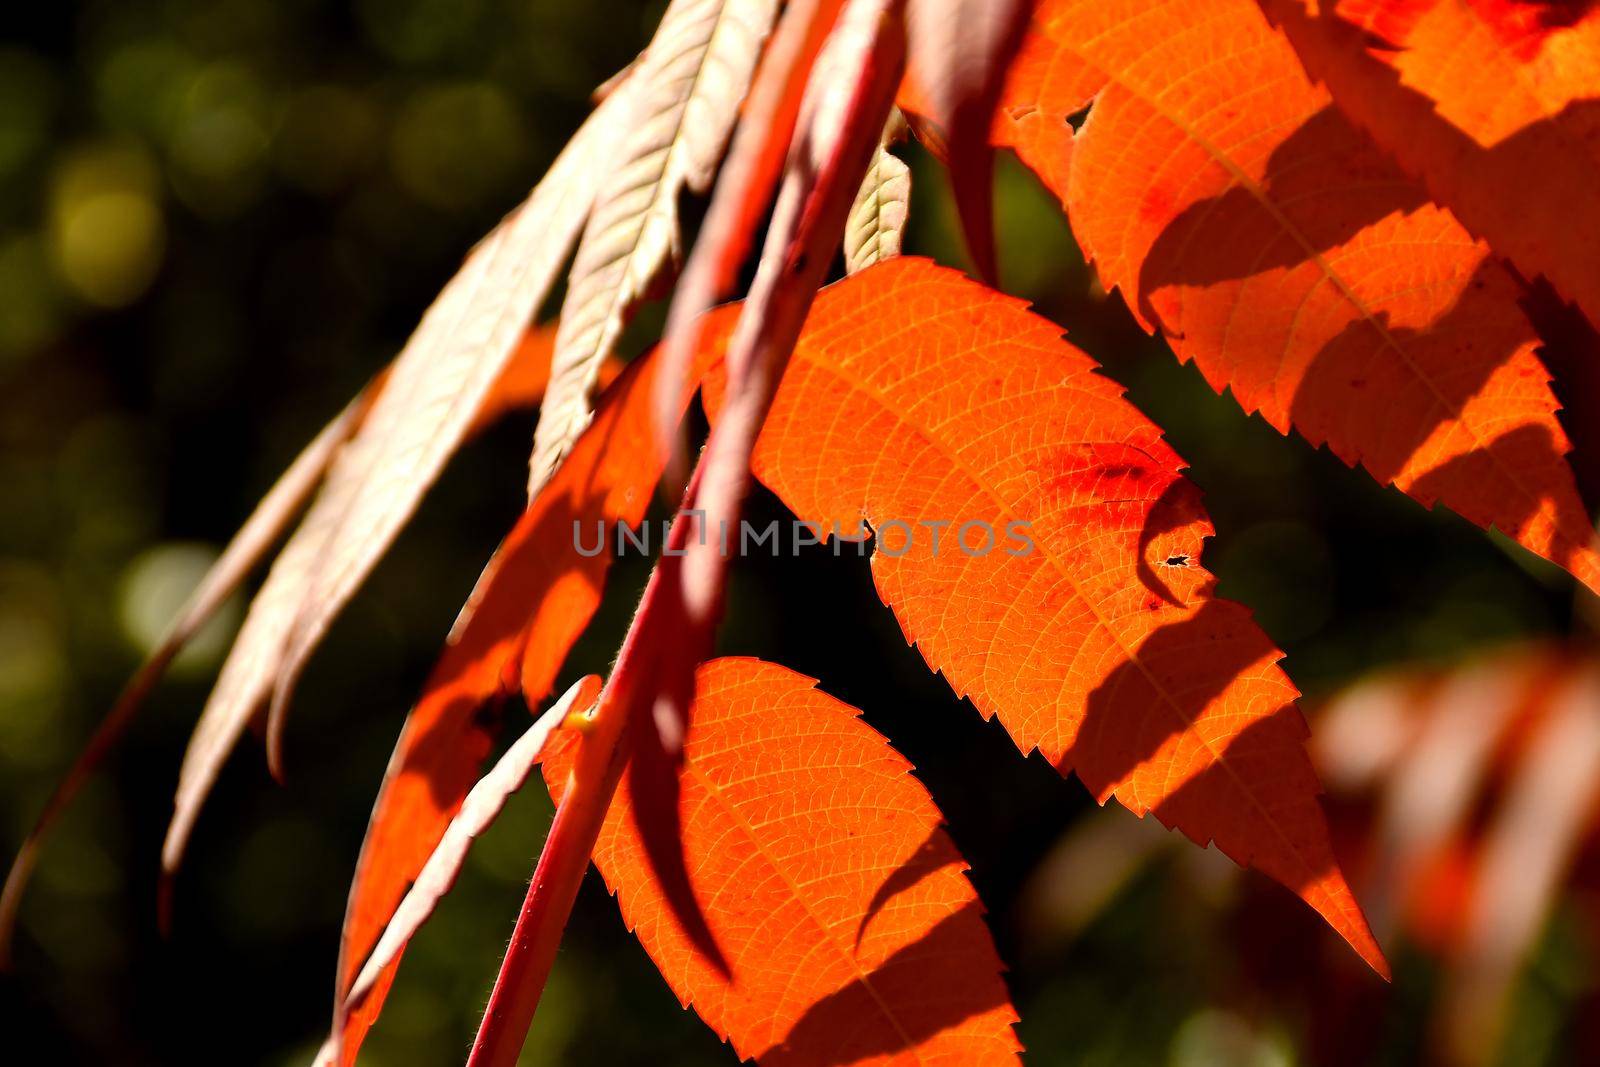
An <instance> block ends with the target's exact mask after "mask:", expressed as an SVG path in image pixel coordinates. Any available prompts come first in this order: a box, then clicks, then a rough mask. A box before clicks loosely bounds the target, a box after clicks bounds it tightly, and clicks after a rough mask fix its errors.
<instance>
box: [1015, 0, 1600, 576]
mask: <svg viewBox="0 0 1600 1067" xmlns="http://www.w3.org/2000/svg"><path fill="white" fill-rule="evenodd" d="M1028 47H1029V54H1031V56H1032V59H1031V61H1030V62H1029V63H1026V64H1024V65H1022V66H1021V67H1019V68H1018V77H1017V78H1016V79H1014V80H1013V82H1012V83H1011V85H1010V87H1009V90H1008V97H1007V99H1006V101H1005V102H1004V103H1003V104H1002V119H1007V118H1009V117H1013V116H1019V115H1020V116H1023V117H1027V118H1029V120H1030V121H1034V122H1037V121H1038V120H1037V119H1036V118H1033V117H1032V116H1033V113H1034V111H1035V110H1037V109H1039V108H1040V107H1048V108H1049V110H1050V111H1051V115H1050V120H1051V121H1054V122H1058V123H1064V121H1065V119H1066V116H1067V114H1069V113H1070V112H1072V111H1075V110H1078V109H1080V108H1081V107H1082V106H1083V105H1085V104H1088V103H1089V102H1090V100H1091V99H1092V100H1093V106H1092V108H1091V109H1090V111H1089V114H1088V118H1087V119H1086V120H1085V122H1084V124H1083V127H1082V129H1081V130H1080V131H1079V132H1078V133H1077V135H1076V136H1075V137H1073V138H1071V139H1070V141H1068V140H1067V139H1065V138H1063V137H1057V138H1056V139H1055V140H1054V141H1049V142H1040V141H1038V140H1032V141H1030V140H1028V139H1026V138H1022V137H1016V138H1014V141H1015V143H1017V147H1018V150H1019V152H1020V153H1021V155H1022V158H1023V160H1024V161H1025V162H1027V163H1029V164H1030V165H1031V166H1032V167H1033V169H1035V170H1036V171H1038V173H1039V174H1040V176H1041V177H1042V178H1043V179H1044V180H1045V181H1046V183H1047V184H1049V185H1050V186H1051V188H1052V189H1053V190H1054V191H1055V192H1056V193H1057V195H1058V196H1060V197H1061V199H1062V202H1063V203H1064V204H1065V206H1066V208H1067V211H1068V214H1069V216H1070V218H1071V221H1072V226H1073V232H1074V233H1075V234H1076V236H1077V238H1078V240H1079V242H1080V243H1081V244H1082V246H1083V249H1084V252H1085V254H1086V255H1088V256H1089V257H1090V258H1092V259H1093V260H1094V262H1095V263H1096V265H1097V267H1098V269H1099V271H1100V275H1101V277H1102V279H1103V280H1104V282H1105V283H1106V285H1107V287H1108V288H1111V287H1116V288H1119V289H1121V290H1122V291H1123V293H1124V294H1125V296H1126V298H1127V300H1128V302H1129V304H1130V306H1131V307H1132V308H1133V309H1134V311H1135V313H1136V314H1137V315H1138V316H1139V317H1140V319H1141V320H1142V321H1143V323H1144V324H1145V326H1146V327H1147V328H1155V327H1159V328H1160V329H1161V330H1162V331H1163V332H1164V333H1165V334H1166V336H1167V338H1168V339H1169V340H1170V342H1171V343H1172V346H1173V348H1174V350H1175V351H1176V352H1177V354H1178V356H1179V358H1181V359H1183V360H1186V361H1187V360H1193V361H1194V362H1195V364H1196V365H1197V366H1198V367H1199V369H1200V371H1201V373H1202V374H1203V375H1204V376H1205V378H1206V380H1207V381H1208V382H1209V383H1210V384H1211V385H1212V387H1213V388H1215V389H1217V390H1218V391H1219V392H1220V391H1221V390H1223V389H1224V388H1228V389H1231V390H1232V392H1233V394H1234V396H1235V398H1236V399H1237V400H1238V401H1239V403H1240V404H1241V405H1242V406H1243V407H1244V409H1245V410H1246V411H1251V412H1255V411H1259V412H1260V414H1261V415H1262V416H1263V417H1264V418H1265V419H1266V420H1267V421H1268V422H1269V423H1271V424H1272V425H1273V426H1274V427H1276V428H1277V429H1278V430H1279V431H1281V432H1285V433H1286V432H1288V431H1289V430H1290V428H1291V427H1292V428H1293V429H1295V430H1298V431H1299V432H1300V433H1301V434H1302V435H1303V436H1304V437H1306V439H1308V440H1309V441H1311V442H1312V443H1313V444H1317V445H1322V444H1326V445H1327V446H1328V447H1329V448H1330V449H1331V450H1332V451H1333V452H1334V453H1335V454H1336V455H1338V456H1339V457H1340V458H1341V459H1343V460H1344V461H1345V462H1346V463H1350V464H1356V463H1359V464H1361V465H1362V466H1363V467H1364V468H1366V469H1367V470H1368V471H1369V472H1370V473H1371V474H1372V475H1373V476H1374V477H1375V478H1376V479H1377V480H1378V481H1380V482H1383V483H1393V484H1394V485H1396V486H1397V487H1399V488H1400V489H1402V490H1403V491H1405V492H1406V493H1408V494H1410V495H1411V496H1412V497H1414V498H1415V499H1417V500H1418V501H1420V502H1422V503H1423V504H1425V505H1430V506H1431V505H1432V504H1434V503H1435V502H1441V503H1444V504H1445V505H1447V506H1448V507H1450V508H1452V509H1453V510H1454V511H1456V512H1457V513H1459V514H1461V515H1462V516H1464V517H1466V518H1467V519H1469V520H1471V521H1472V522H1474V523H1476V524H1478V525H1479V526H1484V527H1488V526H1493V527H1495V528H1497V529H1500V530H1501V531H1503V532H1505V533H1507V534H1508V535H1511V536H1512V537H1514V538H1515V539H1516V540H1517V541H1518V542H1519V543H1520V544H1522V545H1523V546H1525V547H1526V548H1528V549H1530V550H1532V551H1534V552H1536V553H1538V554H1539V555H1541V556H1544V557H1545V558H1547V559H1550V560H1553V561H1554V562H1556V563H1558V564H1560V565H1561V566H1563V567H1565V568H1566V569H1567V570H1569V571H1571V572H1572V573H1573V574H1574V575H1575V576H1576V577H1577V578H1578V579H1579V580H1580V581H1582V582H1583V583H1584V584H1585V585H1587V586H1589V587H1590V588H1591V589H1595V590H1597V591H1600V553H1597V552H1596V551H1595V549H1594V546H1593V536H1594V530H1593V526H1592V524H1591V523H1590V521H1589V516H1588V513H1587V511H1586V510H1585V508H1584V506H1583V503H1582V501H1581V499H1580V497H1579V495H1578V491H1577V487H1576V484H1575V482H1574V479H1573V476H1572V471H1571V469H1570V467H1569V466H1568V464H1567V461H1566V453H1567V451H1568V450H1569V444H1568V439H1567V436H1566V434H1565V432H1564V431H1563V430H1562V428H1561V426H1560V425H1559V423H1558V422H1557V419H1556V410H1557V401H1556V399H1555V396H1554V394H1553V393H1552V391H1551V389H1550V385H1549V380H1548V379H1549V374H1548V373H1547V371H1546V370H1545V367H1544V365H1543V364H1542V363H1541V362H1540V360H1539V358H1538V356H1537V354H1536V347H1537V344H1538V338H1537V336H1536V334H1535V332H1534V330H1533V328H1532V326H1531V325H1530V323H1529V322H1528V319H1527V316H1526V314H1525V313H1524V312H1523V310H1522V309H1521V307H1520V306H1519V305H1518V302H1517V301H1518V298H1519V297H1520V296H1521V288H1520V286H1519V285H1518V283H1517V281H1516V279H1515V278H1514V277H1513V276H1512V275H1511V274H1510V273H1509V272H1508V271H1507V270H1506V269H1505V268H1504V267H1503V266H1501V265H1500V263H1499V262H1498V261H1497V260H1496V259H1495V258H1494V257H1493V255H1492V253H1491V252H1490V250H1489V249H1488V247H1487V246H1485V245H1484V244H1482V243H1481V242H1478V241H1475V240H1473V238H1472V237H1471V236H1470V235H1469V234H1468V233H1467V231H1466V230H1465V229H1463V228H1462V226H1461V224H1460V223H1458V222H1457V221H1456V219H1455V217H1454V216H1453V215H1451V214H1450V212H1449V211H1447V210H1445V209H1444V208H1441V207H1439V206H1438V205H1436V204H1433V203H1431V202H1429V200H1428V199H1427V195H1426V193H1425V192H1424V191H1423V189H1422V187H1421V186H1420V185H1417V184H1416V183H1415V182H1413V181H1412V180H1410V179H1409V178H1407V177H1406V176H1405V175H1403V174H1402V173H1401V172H1400V171H1399V170H1398V169H1397V168H1396V167H1395V166H1394V165H1393V164H1392V163H1391V162H1390V161H1389V160H1388V159H1387V158H1386V157H1385V156H1383V155H1382V153H1381V152H1379V151H1378V150H1377V149H1376V148H1375V147H1374V146H1373V145H1372V144H1371V142H1370V141H1369V140H1368V139H1367V138H1366V137H1365V136H1364V135H1363V134H1362V133H1361V132H1360V131H1359V130H1357V129H1356V128H1355V127H1354V126H1352V125H1351V124H1350V123H1349V122H1348V121H1347V120H1346V119H1345V118H1344V117H1343V116H1342V115H1341V114H1340V113H1339V112H1338V110H1337V109H1336V108H1334V106H1333V104H1332V103H1331V101H1330V99H1329V97H1328V94H1327V93H1326V92H1324V91H1323V90H1322V89H1320V88H1318V87H1316V86H1314V85H1313V84H1312V83H1311V82H1310V80H1309V79H1308V78H1307V77H1306V75H1305V73H1304V72H1303V71H1302V69H1301V67H1300V65H1299V62H1298V61H1297V60H1296V59H1295V55H1294V51H1293V49H1292V48H1290V46H1289V44H1288V42H1287V41H1285V40H1284V39H1283V37H1282V36H1281V35H1280V34H1278V33H1277V32H1276V31H1274V30H1273V29H1272V27H1271V26H1270V25H1269V24H1268V23H1267V21H1266V20H1265V18H1264V17H1263V16H1262V14H1261V12H1260V11H1259V10H1258V9H1257V8H1256V6H1255V5H1254V4H1253V3H1251V2H1250V0H1197V2H1194V3H1179V2H1177V0H1163V2H1160V3H1133V2H1131V0H1123V2H1120V3H1100V2H1094V0H1046V2H1045V3H1043V4H1041V6H1040V9H1039V12H1038V18H1037V21H1036V24H1035V31H1034V39H1033V40H1032V41H1030V43H1029V46H1028ZM1046 75H1048V78H1046ZM1001 134H1002V137H1004V136H1005V128H1004V127H1003V126H1002V128H1001ZM1069 145H1070V152H1069V156H1070V158H1069V159H1068V160H1062V159H1060V158H1058V156H1059V153H1061V152H1063V151H1067V149H1068V146H1069ZM1040 151H1043V152H1045V153H1047V156H1046V158H1042V159H1041V158H1040V157H1039V155H1038V153H1039V152H1040ZM1049 153H1055V154H1056V156H1050V155H1049ZM1063 175H1065V176H1066V180H1065V182H1063V180H1062V176H1063Z"/></svg>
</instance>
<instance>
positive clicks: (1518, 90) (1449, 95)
mask: <svg viewBox="0 0 1600 1067" xmlns="http://www.w3.org/2000/svg"><path fill="white" fill-rule="evenodd" d="M1261 6H1262V8H1263V9H1264V10H1266V12H1267V13H1268V14H1269V15H1270V16H1271V17H1272V19H1273V20H1274V21H1275V22H1277V23H1278V24H1279V25H1281V26H1282V27H1283V30H1284V32H1285V34H1286V35H1287V36H1288V38H1289V40H1290V42H1291V43H1292V44H1293V45H1294V48H1295V50H1296V51H1297V52H1298V53H1299V56H1300V59H1301V60H1302V61H1303V62H1304V63H1305V66H1306V69H1307V70H1309V71H1310V72H1311V75H1312V76H1313V77H1315V78H1316V79H1317V80H1318V81H1321V82H1324V83H1325V84H1326V85H1327V86H1328V88H1329V89H1330V90H1331V91H1332V94H1333V101H1334V103H1335V104H1337V105H1338V107H1339V108H1340V110H1341V111H1343V112H1344V113H1345V114H1346V115H1348V116H1349V117H1350V118H1351V119H1353V120H1354V121H1355V123H1356V124H1357V125H1358V126H1360V127H1361V128H1362V129H1363V130H1366V131H1367V132H1368V133H1370V134H1371V135H1372V137H1373V139H1374V140H1376V141H1377V143H1378V144H1379V145H1380V146H1382V147H1383V149H1384V150H1385V151H1387V152H1388V153H1389V154H1390V155H1392V156H1393V157H1394V158H1395V159H1396V160H1398V161H1399V163H1400V165H1401V166H1402V167H1403V168H1404V169H1405V171H1406V172H1407V173H1408V174H1411V175H1413V176H1414V177H1416V178H1419V179H1420V180H1421V181H1422V183H1423V184H1424V185H1426V186H1427V189H1428V192H1429V193H1430V194H1431V195H1432V196H1433V197H1434V198H1435V199H1436V200H1438V201H1439V203H1441V204H1443V205H1444V206H1446V207H1448V208H1449V209H1450V210H1451V211H1453V212H1455V213H1456V214H1457V215H1458V216H1460V218H1461V221H1462V222H1463V223H1465V224H1466V227H1467V228H1468V229H1469V230H1471V231H1472V232H1473V233H1475V234H1478V235H1479V236H1481V237H1484V238H1486V239H1487V240H1488V241H1489V243H1490V244H1492V245H1493V246H1494V248H1495V251H1497V252H1499V253H1501V254H1502V255H1505V256H1506V257H1508V258H1509V259H1510V260H1511V262H1512V263H1514V264H1516V266H1517V268H1518V270H1520V271H1521V272H1522V273H1523V274H1524V275H1526V276H1527V277H1529V278H1532V277H1534V276H1536V275H1539V274H1543V275H1544V276H1545V277H1547V278H1548V279H1549V280H1550V281H1551V283H1552V284H1554V286H1555V288H1556V290H1557V291H1558V292H1560V293H1561V295H1562V296H1563V297H1565V298H1566V299H1568V300H1571V301H1575V302H1576V303H1577V304H1578V306H1579V307H1581V308H1582V309H1583V310H1584V312H1585V313H1586V314H1587V315H1588V316H1589V319H1590V321H1592V322H1594V323H1596V324H1600V256H1596V255H1595V248H1596V246H1597V245H1600V198H1597V197H1596V196H1595V195H1594V190H1595V189H1596V188H1597V187H1600V9H1597V8H1596V6H1595V4H1594V3H1593V0H1569V2H1562V3H1546V2H1537V0H1534V2H1527V0H1359V2H1351V0H1344V2H1340V3H1333V2H1321V3H1318V4H1315V5H1307V4H1305V3H1303V2H1301V0H1262V4H1261Z"/></svg>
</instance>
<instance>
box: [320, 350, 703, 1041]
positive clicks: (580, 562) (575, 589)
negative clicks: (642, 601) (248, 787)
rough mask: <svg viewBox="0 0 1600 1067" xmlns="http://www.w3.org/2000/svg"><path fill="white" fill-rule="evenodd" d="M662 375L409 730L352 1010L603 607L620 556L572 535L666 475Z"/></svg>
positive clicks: (346, 974)
mask: <svg viewBox="0 0 1600 1067" xmlns="http://www.w3.org/2000/svg"><path fill="white" fill-rule="evenodd" d="M656 363H657V360H656V358H655V356H654V355H653V354H652V355H651V356H648V357H646V358H644V359H642V360H640V361H638V362H636V363H634V364H632V365H631V366H629V367H628V368H627V369H626V370H625V371H623V373H622V375H621V376H620V377H619V378H618V379H617V381H616V382H615V383H614V384H613V386H612V387H611V388H610V389H609V390H607V392H606V393H605V394H604V396H603V397H602V399H601V401H600V403H599V405H598V407H597V408H596V410H595V416H594V420H593V421H592V422H591V423H590V425H589V428H588V429H587V430H586V431H585V432H584V434H583V436H581V437H580V438H579V439H578V442H577V444H575V445H574V446H573V449H572V452H571V454H570V455H569V456H568V458H567V460H566V462H565V463H563V464H562V466H561V469H560V470H559V471H558V472H557V474H556V476H555V477H554V478H552V479H551V481H550V483H549V484H548V485H547V486H546V487H545V489H544V490H543V492H541V493H540V494H539V497H538V499H537V500H535V501H534V502H533V504H532V505H530V506H529V508H528V510H527V511H526V512H524V513H523V515H522V517H521V518H520V519H519V520H518V521H517V524H516V526H515V527H513V529H512V531H511V533H510V534H509V535H508V536H507V537H506V539H505V541H504V542H503V543H502V544H501V546H500V548H499V550H498V551H497V552H496V553H495V557H494V559H493V560H491V561H490V563H489V565H488V567H487V568H485V570H484V573H483V576H482V577H481V578H480V579H479V580H478V585H477V588H475V589H474V590H473V593H472V596H471V597H470V598H469V599H468V601H467V604H466V607H465V608H463V609H462V614H461V617H460V618H459V619H458V620H457V621H456V624H455V626H454V627H453V629H452V631H451V634H450V637H449V640H448V642H447V644H446V646H445V650H444V654H443V656H442V657H441V658H440V660H439V664H438V666H436V667H435V668H434V671H433V676H432V677H431V678H430V679H429V681H428V684H427V686H426V688H425V689H424V691H423V694H422V698H421V699H420V700H419V701H418V702H417V705H416V707H415V708H413V709H412V711H411V714H410V716H409V717H408V718H407V719H406V724H405V728H404V730H403V731H402V733H401V735H400V740H399V742H398V744H397V745H396V747H395V752H394V755H393V756H392V757H391V759H390V765H389V770H388V772H387V774H386V776H385V779H384V783H383V787H382V790H381V792H380V793H379V796H378V801H377V804H376V805H375V806H374V808H373V813H372V820H371V823H370V824H369V826H368V829H367V839H366V842H365V843H364V844H363V846H362V852H361V859H360V861H359V863H358V864H357V867H356V875H355V881H354V883H353V885H352V887H351V892H350V902H349V905H348V908H347V911H346V915H345V929H344V937H343V942H342V945H341V950H340V957H341V962H340V966H339V988H338V995H339V997H340V999H341V1000H342V999H343V998H344V996H345V994H346V993H347V992H348V991H349V989H350V984H351V982H352V981H354V979H355V976H356V974H357V972H358V971H359V970H360V969H361V965H362V962H363V961H364V960H365V958H366V956H367V954H368V953H369V952H370V951H371V950H372V946H373V945H374V944H375V943H376V941H377V939H378V937H379V935H380V934H381V933H382V931H383V929H384V927H385V925H387V923H388V921H389V918H390V917H391V916H392V915H393V914H394V909H395V907H396V906H397V905H398V904H399V902H400V899H401V897H402V896H403V895H404V894H405V892H406V889H407V887H409V886H410V884H411V882H412V881H413V880H414V879H415V878H416V876H417V873H418V872H419V871H420V870H421V869H422V866H423V864H424V863H426V862H427V859H428V856H429V855H430V854H431V853H432V852H433V850H434V848H435V847H436V846H437V845H438V843H439V839H440V837H441V836H442V835H443V834H444V831H445V828H446V827H447V826H448V825H449V823H450V820H451V818H452V817H453V816H454V815H455V813H456V811H457V810H458V809H459V807H460V805H461V802H462V800H463V799H464V798H465V797H466V795H467V792H468V790H470V789H471V788H472V784H473V782H474V781H476V780H477V777H478V774H479V770H480V768H481V766H482V763H483V761H484V760H485V759H486V758H487V757H488V755H489V751H490V747H491V745H492V743H493V740H494V735H495V733H496V727H497V725H498V722H497V716H496V715H494V714H492V713H491V712H492V710H493V705H494V704H495V703H496V702H497V701H499V700H500V699H503V698H504V697H505V696H506V695H507V694H509V693H512V692H515V691H516V690H517V689H518V688H519V687H520V688H521V690H522V693H523V695H524V697H525V699H526V700H527V702H528V704H529V706H530V707H531V706H536V705H537V704H538V703H539V702H540V701H542V700H543V699H544V698H545V697H546V696H548V695H549V693H550V691H551V689H552V688H553V686H554V685H555V681H556V676H557V674H558V673H559V672H560V669H561V665H562V663H563V662H564V661H565V659H566V655H567V652H568V651H569V650H570V649H571V648H572V645H573V643H574V642H575V641H576V640H577V639H578V637H579V636H580V635H581V634H582V633H583V630H584V628H585V627H586V626H587V625H588V623H589V620H590V619H591V618H592V617H593V615H594V612H595V610H596V608H598V607H599V604H600V597H601V594H602V592H603V588H604V584H605V577H606V572H607V570H608V569H609V566H610V563H611V555H610V553H607V552H600V553H596V554H593V555H585V554H583V553H582V552H580V551H579V545H578V539H577V538H576V537H575V536H574V534H575V529H576V527H575V524H577V523H582V524H583V529H584V531H585V534H584V536H585V538H587V539H592V537H593V534H592V532H590V531H592V530H593V528H594V525H595V523H596V522H601V521H603V522H604V523H605V524H606V526H607V528H610V527H611V526H612V525H613V524H614V523H617V522H623V523H627V524H629V525H636V524H637V523H638V522H639V521H640V520H641V519H642V518H643V517H644V513H645V510H646V508H647V507H648V506H649V503H650V497H651V489H652V487H653V486H654V485H655V483H656V480H657V479H658V478H659V477H660V476H661V468H662V466H663V465H664V461H663V457H662V454H661V452H660V450H659V449H658V448H657V447H656V438H655V436H654V433H653V429H652V426H653V424H652V422H651V419H650V405H651V403H652V395H653V394H652V390H653V389H654V387H655V377H656ZM695 380H696V381H697V380H698V379H697V378H696V379H695ZM683 403H684V404H687V397H685V398H684V400H683ZM584 543H585V544H588V543H590V541H589V540H585V541H584ZM398 962H399V961H398V959H396V961H395V963H393V964H391V965H390V966H389V967H388V968H387V969H386V972H385V974H384V975H383V977H381V978H379V979H377V980H376V981H375V982H374V984H373V988H372V992H371V993H370V994H369V995H368V996H367V997H366V999H365V1000H363V1001H362V1002H361V1004H360V1005H359V1006H358V1007H357V1008H356V1009H355V1011H354V1012H352V1013H351V1015H350V1016H349V1021H348V1022H347V1023H346V1025H345V1029H344V1040H343V1052H342V1058H341V1060H340V1062H341V1063H343V1064H349V1063H352V1062H353V1061H354V1058H355V1053H356V1050H357V1049H358V1048H359V1047H360V1043H361V1038H362V1036H363V1035H364V1034H365V1033H366V1030H367V1028H368V1027H370V1026H371V1024H372V1022H373V1020H374V1019H376V1018H377V1015H378V1013H379V1012H380V1011H381V1010H382V1006H383V999H384V996H385V994H386V992H387V990H388V987H389V984H390V982H392V981H393V977H394V970H395V967H396V966H397V965H398Z"/></svg>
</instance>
